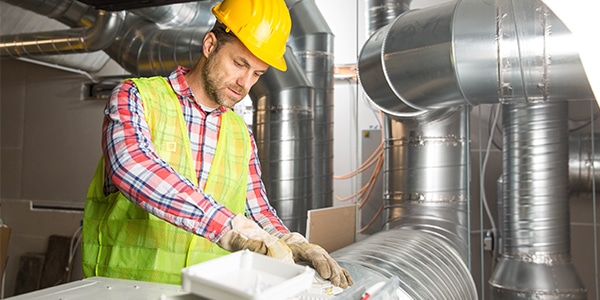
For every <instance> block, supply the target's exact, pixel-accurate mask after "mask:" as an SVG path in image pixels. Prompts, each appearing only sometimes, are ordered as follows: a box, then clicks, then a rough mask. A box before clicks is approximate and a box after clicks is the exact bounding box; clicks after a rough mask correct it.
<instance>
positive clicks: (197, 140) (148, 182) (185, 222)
mask: <svg viewBox="0 0 600 300" xmlns="http://www.w3.org/2000/svg"><path fill="white" fill-rule="evenodd" d="M188 72H189V70H188V69H186V68H184V67H178V68H177V70H175V71H174V72H173V73H171V75H170V76H169V77H168V78H167V81H168V82H169V83H170V85H171V86H172V88H173V90H174V92H175V94H176V95H177V97H178V99H179V101H180V102H181V108H182V110H183V115H184V119H185V121H186V124H187V127H188V131H189V138H190V143H191V147H192V155H193V157H194V158H195V159H196V174H197V176H198V186H199V187H200V188H199V187H197V186H195V185H194V184H193V183H192V182H191V181H190V180H188V179H187V178H185V177H183V176H182V175H180V174H178V173H176V172H175V171H174V170H173V168H171V167H170V166H169V165H168V164H167V163H166V162H165V161H164V160H162V159H161V158H160V157H158V155H157V154H156V152H155V151H154V145H153V143H152V136H151V134H150V131H149V129H148V124H147V123H146V120H145V117H144V108H143V105H142V101H141V99H140V94H139V92H138V89H137V87H136V86H135V85H134V84H133V82H132V81H130V80H126V81H124V82H122V83H120V84H119V85H118V86H117V87H116V88H115V89H114V90H113V92H112V95H111V98H110V100H109V102H108V104H107V107H106V109H105V111H104V114H105V119H104V124H103V131H102V132H103V139H102V147H103V149H104V156H105V164H106V166H107V167H106V177H105V186H104V191H105V193H107V194H108V193H112V192H116V191H117V190H119V191H121V192H122V193H123V195H125V197H127V198H128V199H130V200H131V201H134V202H135V203H137V204H138V205H140V206H141V207H143V208H144V209H145V210H147V211H148V212H150V213H152V214H153V215H155V216H157V217H159V218H161V219H163V220H165V221H167V222H169V223H171V224H174V225H176V226H178V227H181V228H183V229H185V230H187V231H191V232H194V233H196V234H198V235H200V236H203V237H205V238H207V239H209V240H210V241H212V242H215V241H218V240H219V239H220V238H221V236H222V235H223V234H224V233H226V232H227V231H229V230H230V229H231V225H230V221H231V219H232V218H233V213H232V212H231V211H230V210H228V209H227V208H226V207H225V206H223V205H221V204H219V203H218V202H217V201H215V199H213V198H212V197H211V196H210V195H207V194H204V193H203V191H202V187H204V186H205V185H206V179H207V178H208V172H209V171H210V166H211V163H212V160H213V158H214V154H215V149H216V145H217V137H218V134H219V128H220V121H221V118H220V117H221V114H222V113H223V112H225V111H226V110H227V109H226V108H225V107H219V108H218V109H215V110H213V111H212V112H210V113H207V112H205V111H204V110H202V108H201V107H200V106H199V105H198V103H197V102H196V101H195V100H194V95H193V94H192V91H191V89H190V87H189V85H188V83H187V82H186V80H185V77H184V75H185V74H186V73H188ZM248 132H249V133H250V137H251V141H252V149H253V151H252V154H251V156H250V162H249V165H248V169H249V170H248V171H249V174H248V185H247V188H246V193H247V195H246V216H249V217H251V218H252V219H253V220H254V221H256V222H257V223H258V224H259V225H260V226H261V227H263V228H264V229H265V230H266V231H268V232H269V233H271V234H273V235H275V236H278V237H280V236H281V235H282V234H285V233H289V231H288V229H287V228H286V227H285V225H283V222H282V221H281V220H280V219H279V217H277V216H276V214H275V210H274V209H273V207H272V206H271V205H270V204H269V202H268V200H267V196H266V191H265V187H264V185H263V182H262V180H261V178H260V174H261V170H260V163H259V160H258V154H257V150H256V143H255V140H254V136H253V134H252V132H251V130H250V129H248Z"/></svg>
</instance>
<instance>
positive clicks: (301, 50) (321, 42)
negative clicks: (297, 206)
mask: <svg viewBox="0 0 600 300" xmlns="http://www.w3.org/2000/svg"><path fill="white" fill-rule="evenodd" d="M286 4H287V5H288V7H289V9H290V15H291V18H292V23H293V24H294V26H292V32H291V34H290V39H289V41H288V44H289V45H290V47H291V48H292V49H293V52H294V54H295V55H296V57H297V59H298V61H299V62H300V65H301V66H302V68H303V69H304V72H305V74H306V77H307V78H308V81H309V82H310V84H311V85H312V87H313V88H314V107H313V112H314V124H313V127H314V133H313V134H314V139H313V140H312V143H313V144H312V146H313V160H312V164H313V172H314V173H313V174H312V178H313V183H312V201H311V203H310V207H309V209H311V208H323V207H330V206H332V205H333V66H334V60H333V39H334V35H333V33H332V31H331V29H330V28H329V26H328V25H327V21H325V18H324V17H323V15H321V13H320V11H319V9H318V8H317V6H316V4H315V2H314V0H286ZM307 192H308V191H307Z"/></svg>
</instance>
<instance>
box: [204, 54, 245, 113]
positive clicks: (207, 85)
mask: <svg viewBox="0 0 600 300" xmlns="http://www.w3.org/2000/svg"><path fill="white" fill-rule="evenodd" d="M216 53H217V52H213V53H211V54H210V55H209V56H208V57H207V59H206V63H205V64H204V66H203V67H202V78H203V84H204V90H205V91H206V94H208V97H209V98H210V100H212V101H213V102H215V103H217V104H218V105H220V106H224V107H227V108H230V109H233V106H234V105H235V104H236V103H238V102H240V101H241V100H242V99H243V98H244V96H245V95H246V93H247V92H246V91H245V89H244V88H243V87H240V86H239V85H237V84H235V83H234V84H227V83H225V84H220V83H221V80H220V78H219V74H220V73H219V70H218V68H217V64H216V60H215V59H214V55H216ZM223 89H231V90H233V91H235V92H236V93H239V94H240V95H242V96H241V97H239V99H238V97H234V96H229V95H223V92H222V91H221V90H223ZM228 102H229V103H231V104H227V103H228Z"/></svg>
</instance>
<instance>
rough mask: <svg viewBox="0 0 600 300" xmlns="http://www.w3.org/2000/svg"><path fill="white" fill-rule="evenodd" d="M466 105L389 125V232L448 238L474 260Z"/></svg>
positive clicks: (386, 176) (386, 187) (386, 173)
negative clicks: (471, 253) (407, 231)
mask: <svg viewBox="0 0 600 300" xmlns="http://www.w3.org/2000/svg"><path fill="white" fill-rule="evenodd" d="M468 113H469V109H467V108H466V107H465V105H461V106H458V107H457V108H455V109H450V110H437V111H432V112H429V113H427V114H425V115H423V116H420V117H416V118H411V119H403V120H400V121H394V120H392V119H391V118H389V121H388V123H387V124H385V125H386V126H385V130H384V131H385V146H384V151H385V154H384V157H385V161H384V167H383V176H384V177H383V179H384V180H383V182H384V187H383V190H384V194H383V199H384V204H385V206H384V207H385V218H384V220H385V221H384V222H385V228H386V229H393V228H411V229H414V230H419V231H423V232H428V233H430V234H432V235H435V236H437V237H439V238H440V239H442V240H444V241H445V242H446V244H447V245H449V246H451V247H452V248H453V249H456V251H458V253H459V254H460V256H461V257H462V259H463V261H464V262H465V263H467V262H469V259H470V256H469V232H468V228H469V227H468V216H469V214H468V210H467V205H468V200H469V194H468V182H469V178H468V173H467V170H468V158H467V155H468V149H469V147H468V146H469V138H468V131H467V124H468V122H467V116H468Z"/></svg>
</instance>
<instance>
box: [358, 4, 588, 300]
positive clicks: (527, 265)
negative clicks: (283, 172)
mask: <svg viewBox="0 0 600 300" xmlns="http://www.w3.org/2000/svg"><path fill="white" fill-rule="evenodd" d="M570 39H571V34H570V32H569V31H568V30H567V29H566V27H565V26H564V24H562V22H560V20H558V19H557V17H556V16H555V15H554V14H553V13H552V12H551V11H550V10H549V9H548V8H547V7H545V5H543V4H542V3H541V2H540V1H537V0H531V1H513V0H506V1H495V2H488V1H482V0H466V1H457V2H449V3H446V4H441V5H437V6H432V7H430V8H426V9H421V10H412V11H408V12H406V13H404V14H402V15H401V16H400V17H398V18H397V19H395V20H394V21H393V22H392V23H390V24H389V25H386V26H385V27H383V28H382V29H381V30H379V31H378V32H376V33H375V34H374V35H373V36H372V37H371V38H370V39H369V41H367V44H366V45H365V46H364V47H363V52H362V53H361V56H360V58H359V78H360V79H361V84H362V85H363V88H364V89H365V91H366V92H367V94H368V95H369V97H370V98H371V101H372V102H373V104H374V105H376V106H377V107H379V108H381V110H382V111H384V112H386V113H388V114H390V115H394V116H396V117H398V118H413V117H415V116H420V115H423V114H426V113H429V112H428V111H435V110H439V109H445V108H448V107H456V106H460V105H479V104H488V103H489V104H492V103H498V102H500V103H502V104H503V106H504V110H505V121H504V124H505V126H506V124H509V125H508V130H507V131H508V132H507V133H506V135H505V146H504V147H503V156H504V175H503V177H504V190H505V192H504V199H503V200H502V202H503V207H504V210H503V214H502V217H503V220H504V222H503V223H502V228H503V250H502V256H501V258H500V262H499V264H498V266H497V267H496V269H495V270H494V274H493V275H492V278H491V279H490V286H491V288H492V290H493V291H492V293H493V296H494V298H497V299H529V298H530V297H536V299H537V298H539V299H559V298H561V299H562V298H569V299H571V298H572V299H585V297H586V291H585V288H584V287H583V286H582V284H581V281H580V280H579V277H578V275H577V272H576V271H575V269H574V267H573V265H572V262H571V259H570V249H569V242H570V241H569V221H568V216H569V213H568V211H569V210H568V194H567V188H566V187H567V183H568V182H567V181H568V178H567V174H568V173H567V172H568V170H567V165H568V164H567V158H568V157H567V155H568V152H567V148H568V132H567V130H566V128H567V127H566V119H565V111H566V107H567V106H566V101H567V100H580V99H582V100H586V99H588V100H589V99H592V98H593V96H592V93H591V89H590V87H589V86H588V85H587V79H586V76H585V73H584V72H583V67H582V65H581V62H580V60H579V56H578V53H577V50H576V49H572V47H571V45H573V43H572V42H570ZM421 126H423V125H421ZM561 170H562V171H561ZM389 184H390V185H392V184H396V182H390V183H389ZM416 184H417V183H414V185H416ZM442 228H443V227H442Z"/></svg>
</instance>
